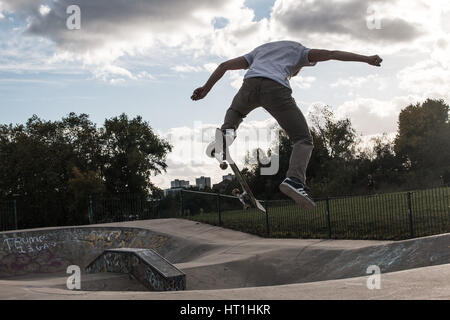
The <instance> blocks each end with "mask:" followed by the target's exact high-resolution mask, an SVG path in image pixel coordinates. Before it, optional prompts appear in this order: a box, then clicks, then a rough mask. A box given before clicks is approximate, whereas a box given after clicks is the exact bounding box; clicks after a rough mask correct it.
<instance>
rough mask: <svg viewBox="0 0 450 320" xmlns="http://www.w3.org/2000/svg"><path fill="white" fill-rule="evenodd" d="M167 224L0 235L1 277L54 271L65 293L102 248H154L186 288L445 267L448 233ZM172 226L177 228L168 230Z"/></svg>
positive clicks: (120, 285) (130, 286) (119, 279)
mask: <svg viewBox="0 0 450 320" xmlns="http://www.w3.org/2000/svg"><path fill="white" fill-rule="evenodd" d="M170 220H172V221H163V222H158V221H154V222H153V221H152V222H149V223H148V225H147V226H146V227H143V228H137V227H129V226H121V227H109V226H108V227H105V226H102V227H100V226H92V227H79V228H54V229H43V230H31V231H23V232H6V233H0V240H1V243H2V247H1V248H0V280H1V279H15V278H20V277H22V279H23V277H28V278H30V277H39V278H42V277H46V276H49V277H50V276H54V275H55V274H58V275H59V276H60V280H61V281H59V283H57V284H55V285H52V286H57V287H60V288H64V286H65V279H66V278H67V276H68V275H67V274H66V273H65V272H66V269H67V267H68V266H69V265H78V266H80V267H81V269H82V270H83V269H84V267H86V266H87V265H88V264H89V263H90V262H91V261H92V260H93V259H95V258H96V257H97V256H98V255H100V254H101V253H102V252H103V251H104V250H105V249H108V248H121V247H129V248H150V249H153V250H155V251H157V252H158V253H159V254H161V255H162V256H163V257H165V258H166V259H167V260H168V261H170V262H171V263H173V264H174V265H175V266H176V267H177V268H178V269H180V270H181V271H183V272H184V273H185V274H186V284H187V290H204V289H206V290H217V289H227V288H244V287H258V286H275V285H283V284H292V283H306V282H315V281H323V280H332V279H344V278H352V277H358V276H365V275H367V273H366V271H367V267H368V266H370V265H377V266H378V267H379V268H380V269H381V272H382V273H386V272H394V271H400V270H406V269H412V268H419V267H425V266H433V265H438V264H446V263H450V248H449V246H450V234H444V235H438V236H431V237H426V238H420V239H412V240H406V241H399V242H387V241H385V242H377V241H345V240H303V239H264V238H259V237H256V236H252V235H247V234H244V233H239V232H236V231H232V230H226V229H222V228H219V227H212V226H207V225H204V224H199V223H194V222H191V221H185V220H177V219H170ZM158 223H159V225H158ZM171 223H172V225H173V226H177V227H176V228H175V229H173V233H172V232H171V230H172V229H171V228H170V224H171ZM140 224H142V223H141V222H140ZM158 226H164V228H158ZM167 226H169V227H167ZM179 230H189V232H190V233H189V234H187V233H179V232H178V231H179ZM205 230H207V231H205ZM205 232H209V234H208V235H206V233H205ZM211 239H213V240H211ZM86 279H87V280H91V284H92V283H96V282H102V281H103V282H102V284H101V285H99V286H95V285H92V286H89V284H88V285H87V288H90V289H92V290H99V289H98V288H100V289H101V290H136V291H138V290H141V289H142V288H140V287H139V285H137V284H135V283H133V282H132V279H128V280H127V277H126V276H125V275H107V274H102V275H98V276H97V277H96V278H89V276H88V277H87V278H86ZM105 281H106V282H107V283H108V285H105ZM88 282H89V281H88ZM114 284H116V285H114ZM85 288H86V287H83V289H85ZM142 290H145V289H142Z"/></svg>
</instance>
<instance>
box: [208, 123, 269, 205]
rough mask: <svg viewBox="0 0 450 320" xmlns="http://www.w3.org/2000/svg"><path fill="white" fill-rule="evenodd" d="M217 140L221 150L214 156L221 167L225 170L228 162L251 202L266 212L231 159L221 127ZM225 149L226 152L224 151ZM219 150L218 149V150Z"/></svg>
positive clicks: (218, 130) (217, 133) (217, 132)
mask: <svg viewBox="0 0 450 320" xmlns="http://www.w3.org/2000/svg"><path fill="white" fill-rule="evenodd" d="M216 141H218V142H219V144H218V145H217V146H216V147H217V149H218V150H219V153H217V152H216V153H215V154H214V155H212V156H214V158H216V159H217V160H218V161H219V163H220V168H221V169H222V170H225V169H226V168H227V165H226V164H229V165H230V167H231V170H233V173H234V175H235V176H236V178H237V179H238V181H239V184H240V185H241V187H242V189H243V190H244V191H245V192H246V193H247V195H248V197H249V199H250V202H251V204H252V205H253V207H255V208H257V209H258V210H260V211H262V212H264V213H266V209H265V208H264V206H263V205H262V204H261V203H260V202H259V201H258V200H257V199H256V198H255V196H254V195H253V192H252V190H251V189H250V187H249V185H248V183H247V181H246V180H245V178H244V176H243V175H242V173H241V171H240V170H239V168H238V167H237V165H236V163H235V162H234V161H233V159H231V156H230V153H229V152H228V151H229V150H228V148H227V145H226V141H225V137H224V135H223V134H222V131H221V130H220V129H217V131H216ZM224 150H225V152H224ZM216 151H217V150H216Z"/></svg>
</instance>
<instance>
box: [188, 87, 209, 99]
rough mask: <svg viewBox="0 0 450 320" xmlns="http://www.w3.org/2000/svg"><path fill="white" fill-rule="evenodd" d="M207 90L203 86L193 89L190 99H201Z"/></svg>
mask: <svg viewBox="0 0 450 320" xmlns="http://www.w3.org/2000/svg"><path fill="white" fill-rule="evenodd" d="M208 92H209V90H208V89H207V88H206V87H205V86H203V87H200V88H197V89H195V90H194V93H193V94H192V96H191V99H192V100H194V101H197V100H200V99H203V98H204V97H206V95H207V94H208Z"/></svg>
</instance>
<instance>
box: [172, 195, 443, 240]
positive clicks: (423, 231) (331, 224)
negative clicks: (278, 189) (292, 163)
mask: <svg viewBox="0 0 450 320" xmlns="http://www.w3.org/2000/svg"><path fill="white" fill-rule="evenodd" d="M181 194H182V195H181V196H180V199H181V202H182V203H181V205H180V206H181V207H182V208H184V214H183V216H184V217H186V218H188V219H192V220H196V221H200V222H205V223H209V224H214V225H221V226H224V227H227V228H232V229H236V230H239V231H243V232H249V233H253V234H257V235H260V236H269V237H276V238H331V239H374V240H399V239H408V238H414V237H420V236H427V235H433V234H439V233H445V232H450V200H449V197H450V188H449V187H439V188H433V189H427V190H416V191H410V192H398V193H388V194H374V195H366V196H357V197H340V198H327V199H321V200H317V201H316V208H315V209H314V210H311V211H307V210H304V209H302V208H301V207H300V206H298V205H296V204H295V203H294V202H293V201H291V200H273V201H262V203H263V205H264V206H265V207H266V209H267V210H266V214H264V213H262V212H261V211H258V210H257V209H254V208H250V209H247V210H244V209H243V207H242V205H241V204H240V202H239V200H238V199H237V198H235V197H231V196H225V195H220V194H214V193H205V192H197V191H191V190H183V191H181ZM215 203H217V204H220V206H218V205H214V204H215ZM224 203H226V205H225V204H224ZM188 208H189V209H188ZM186 210H188V212H186Z"/></svg>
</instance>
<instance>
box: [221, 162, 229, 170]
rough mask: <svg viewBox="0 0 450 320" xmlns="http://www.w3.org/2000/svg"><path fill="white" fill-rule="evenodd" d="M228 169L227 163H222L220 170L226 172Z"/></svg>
mask: <svg viewBox="0 0 450 320" xmlns="http://www.w3.org/2000/svg"><path fill="white" fill-rule="evenodd" d="M226 168H228V164H227V163H226V162H222V163H221V164H220V169H222V170H225V169H226Z"/></svg>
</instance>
